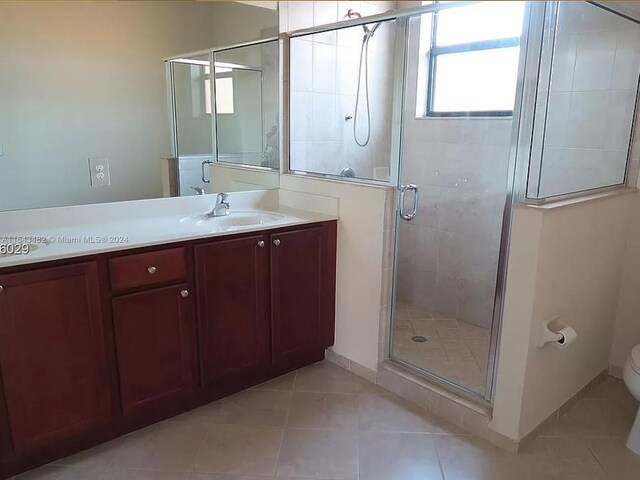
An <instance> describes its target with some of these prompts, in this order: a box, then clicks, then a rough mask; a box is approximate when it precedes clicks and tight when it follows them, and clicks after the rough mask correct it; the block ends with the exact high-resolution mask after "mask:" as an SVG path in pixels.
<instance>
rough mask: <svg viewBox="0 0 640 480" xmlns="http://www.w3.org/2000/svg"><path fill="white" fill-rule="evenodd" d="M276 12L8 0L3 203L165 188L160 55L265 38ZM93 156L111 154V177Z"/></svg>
mask: <svg viewBox="0 0 640 480" xmlns="http://www.w3.org/2000/svg"><path fill="white" fill-rule="evenodd" d="M233 12H235V14H234V13H233ZM276 16H277V15H276V12H274V11H271V10H267V9H264V8H257V7H250V6H248V5H241V4H237V3H217V2H188V1H157V2H156V1H131V2H121V1H83V2H72V1H60V2H57V1H56V2H37V1H24V2H22V1H21V2H0V58H2V75H0V92H1V94H0V142H2V144H3V146H4V156H2V157H0V165H1V168H2V175H0V209H14V208H31V207H38V206H40V207H41V206H56V205H58V206H59V205H71V204H85V203H96V202H108V201H115V200H131V199H140V198H149V197H159V196H161V195H162V183H161V160H160V159H161V158H162V157H166V156H167V155H168V153H169V128H168V115H167V101H166V89H165V73H164V62H163V58H164V57H167V56H172V55H177V54H180V53H186V52H190V51H194V50H199V49H206V48H210V47H214V46H216V45H220V44H224V45H228V44H233V43H237V42H241V41H247V40H249V39H257V38H260V36H261V35H263V30H264V29H267V28H269V27H271V28H272V29H274V27H275V25H276V21H277V19H276ZM252 18H255V22H250V19H252ZM246 27H249V29H247V28H246ZM90 156H105V157H109V161H110V166H111V183H112V186H111V187H105V188H91V187H90V186H89V171H88V165H87V158H88V157H90Z"/></svg>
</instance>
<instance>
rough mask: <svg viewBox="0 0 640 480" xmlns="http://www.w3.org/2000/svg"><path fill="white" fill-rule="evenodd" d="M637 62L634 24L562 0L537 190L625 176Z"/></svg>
mask: <svg viewBox="0 0 640 480" xmlns="http://www.w3.org/2000/svg"><path fill="white" fill-rule="evenodd" d="M639 68H640V28H638V25H636V24H634V23H633V22H631V21H629V20H626V19H624V18H621V17H619V16H617V15H614V14H612V13H609V12H607V11H605V10H602V9H600V8H598V7H596V6H593V5H589V4H586V3H584V2H562V3H561V6H560V12H559V16H558V27H557V33H556V44H555V51H554V63H553V69H552V77H551V84H550V93H549V106H548V113H547V125H546V129H545V139H544V150H543V160H542V169H541V179H540V196H549V195H557V194H561V193H568V192H572V191H579V190H586V189H589V188H594V187H600V186H606V185H614V184H620V183H622V182H623V181H624V174H625V167H626V159H627V151H628V147H629V136H630V133H631V124H632V118H633V112H634V107H635V103H636V91H637V88H638V70H639Z"/></svg>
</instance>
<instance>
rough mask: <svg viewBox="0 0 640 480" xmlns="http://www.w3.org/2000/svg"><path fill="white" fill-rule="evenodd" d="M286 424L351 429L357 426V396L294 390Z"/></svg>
mask: <svg viewBox="0 0 640 480" xmlns="http://www.w3.org/2000/svg"><path fill="white" fill-rule="evenodd" d="M288 426H290V427H306V428H326V429H329V430H352V429H356V428H358V396H357V395H355V394H351V393H320V392H296V393H295V395H294V396H293V402H292V404H291V411H290V413H289V421H288Z"/></svg>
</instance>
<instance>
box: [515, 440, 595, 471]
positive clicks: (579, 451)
mask: <svg viewBox="0 0 640 480" xmlns="http://www.w3.org/2000/svg"><path fill="white" fill-rule="evenodd" d="M518 456H519V457H520V459H521V460H522V461H523V462H524V463H525V465H526V466H527V475H528V478H530V479H531V480H537V479H540V480H605V479H606V475H605V473H604V470H603V469H602V467H601V466H600V464H599V463H598V462H597V460H596V458H595V457H594V456H593V454H592V453H591V451H590V450H589V448H587V445H586V443H585V441H584V440H583V439H581V438H540V437H539V438H536V439H534V440H533V441H532V442H531V443H530V444H529V445H527V446H526V447H525V448H524V450H523V451H522V452H520V454H519V455H518Z"/></svg>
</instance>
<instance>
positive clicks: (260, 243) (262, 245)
mask: <svg viewBox="0 0 640 480" xmlns="http://www.w3.org/2000/svg"><path fill="white" fill-rule="evenodd" d="M258 246H259V247H260V248H263V247H264V240H258ZM0 291H1V290H0Z"/></svg>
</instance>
